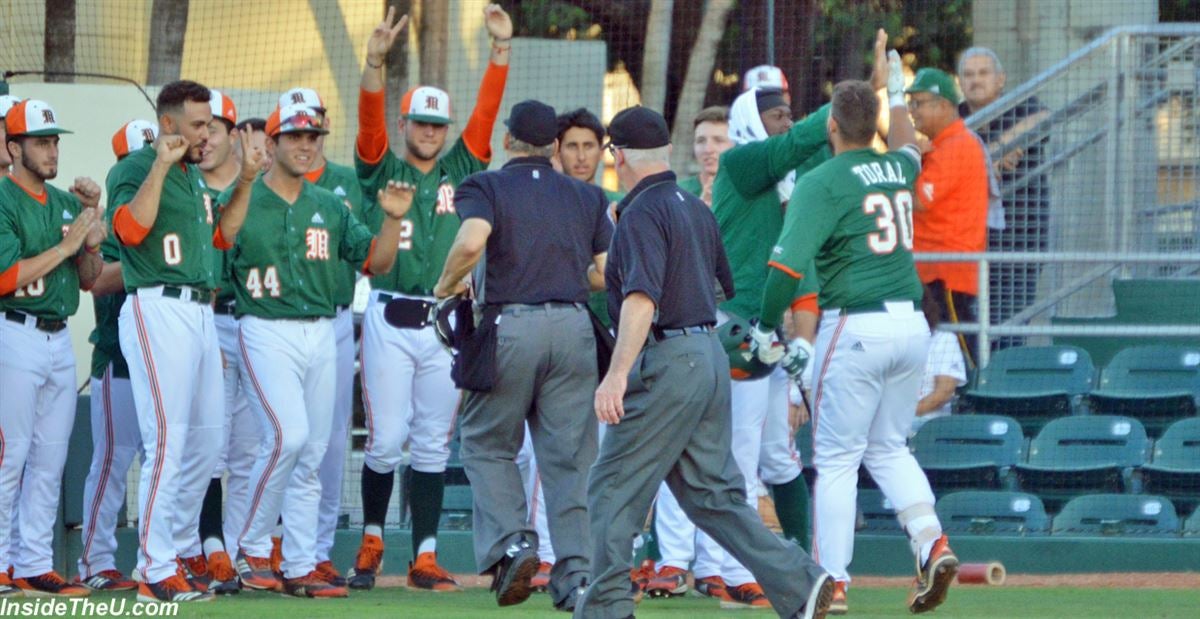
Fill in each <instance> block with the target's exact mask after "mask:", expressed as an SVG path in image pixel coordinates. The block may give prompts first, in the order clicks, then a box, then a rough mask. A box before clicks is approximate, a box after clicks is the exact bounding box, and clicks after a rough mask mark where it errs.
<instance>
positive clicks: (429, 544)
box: [417, 537, 437, 555]
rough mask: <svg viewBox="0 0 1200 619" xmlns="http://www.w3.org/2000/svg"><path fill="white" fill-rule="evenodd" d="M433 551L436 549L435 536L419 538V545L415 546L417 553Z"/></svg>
mask: <svg viewBox="0 0 1200 619" xmlns="http://www.w3.org/2000/svg"><path fill="white" fill-rule="evenodd" d="M435 551H437V538H436V537H427V538H425V539H423V540H421V545H420V546H417V554H418V555H423V554H425V553H427V552H435Z"/></svg>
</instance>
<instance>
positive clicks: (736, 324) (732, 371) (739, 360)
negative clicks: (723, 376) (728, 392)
mask: <svg viewBox="0 0 1200 619" xmlns="http://www.w3.org/2000/svg"><path fill="white" fill-rule="evenodd" d="M751 328H753V327H752V325H751V324H750V321H748V320H746V319H745V318H739V317H737V316H730V317H729V320H727V321H725V323H724V324H722V325H721V326H720V327H718V328H717V337H719V338H720V339H721V346H723V347H724V348H725V354H727V355H729V377H730V378H732V379H733V380H754V379H756V378H762V377H764V376H766V375H768V374H770V373H771V371H772V370H774V369H775V366H776V365H778V364H775V363H773V364H771V365H767V364H765V363H763V362H762V361H759V360H758V357H755V356H754V353H752V352H750V329H751Z"/></svg>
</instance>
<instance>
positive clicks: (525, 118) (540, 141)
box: [504, 99, 558, 146]
mask: <svg viewBox="0 0 1200 619" xmlns="http://www.w3.org/2000/svg"><path fill="white" fill-rule="evenodd" d="M504 124H505V125H507V126H508V132H509V133H511V134H512V136H513V137H514V138H517V139H518V140H521V141H522V142H524V143H526V144H529V145H530V146H549V145H550V144H553V143H554V140H555V139H557V138H558V115H557V114H556V113H555V112H554V108H552V107H550V106H549V105H546V104H545V103H542V102H541V101H534V100H533V99H527V100H525V101H522V102H520V103H518V104H516V105H514V106H513V108H512V111H510V112H509V113H508V120H506V121H504Z"/></svg>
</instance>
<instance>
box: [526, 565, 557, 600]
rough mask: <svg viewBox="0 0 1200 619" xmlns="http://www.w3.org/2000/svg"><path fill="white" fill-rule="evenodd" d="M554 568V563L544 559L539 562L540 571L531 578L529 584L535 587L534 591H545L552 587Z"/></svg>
mask: <svg viewBox="0 0 1200 619" xmlns="http://www.w3.org/2000/svg"><path fill="white" fill-rule="evenodd" d="M553 569H554V564H553V563H550V562H548V561H542V562H541V563H540V564H538V571H537V573H536V574H534V575H533V578H531V579H530V580H529V586H531V587H533V592H534V593H545V592H546V591H548V590H549V589H550V570H553Z"/></svg>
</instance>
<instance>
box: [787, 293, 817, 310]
mask: <svg viewBox="0 0 1200 619" xmlns="http://www.w3.org/2000/svg"><path fill="white" fill-rule="evenodd" d="M791 309H792V311H793V312H808V313H810V314H820V313H821V308H820V307H818V306H817V294H816V293H815V292H814V293H809V294H806V295H804V296H802V297H800V298H799V299H796V300H795V301H792V306H791Z"/></svg>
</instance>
